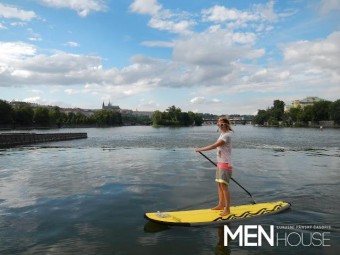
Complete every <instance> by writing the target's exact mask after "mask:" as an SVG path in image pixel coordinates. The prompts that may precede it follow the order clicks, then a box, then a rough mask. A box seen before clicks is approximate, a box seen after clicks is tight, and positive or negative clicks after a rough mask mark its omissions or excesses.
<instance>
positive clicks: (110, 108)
mask: <svg viewBox="0 0 340 255" xmlns="http://www.w3.org/2000/svg"><path fill="white" fill-rule="evenodd" d="M102 109H103V110H112V111H120V108H119V106H118V105H112V104H111V102H110V101H109V104H108V105H105V103H104V102H103V105H102Z"/></svg>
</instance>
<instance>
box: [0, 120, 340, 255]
mask: <svg viewBox="0 0 340 255" xmlns="http://www.w3.org/2000/svg"><path fill="white" fill-rule="evenodd" d="M33 132H34V131H33ZM35 132H40V133H41V132H56V131H55V130H53V131H35ZM57 132H87V133H88V139H82V140H73V141H65V142H54V143H45V144H39V145H34V146H26V147H18V148H12V149H5V150H1V151H0V254H297V253H301V252H305V254H339V250H340V246H339V244H338V243H339V242H340V214H339V211H340V201H339V193H340V186H339V184H340V174H339V170H340V130H335V129H325V130H324V131H320V130H318V129H274V128H273V129H270V128H256V127H252V126H235V133H234V137H233V161H234V166H235V167H234V173H233V177H234V178H235V179H236V180H237V181H239V182H240V183H241V184H242V185H244V186H245V187H246V188H247V189H248V190H249V191H250V192H251V193H252V195H253V197H254V198H255V200H256V201H257V202H267V201H276V200H285V201H288V202H290V203H292V208H291V209H290V210H288V211H287V212H285V213H282V214H278V215H272V216H267V217H262V218H257V219H251V220H248V221H244V222H242V223H241V224H254V225H259V224H261V225H263V226H268V225H280V226H285V225H299V224H300V225H325V226H330V228H331V229H330V230H329V232H330V241H329V242H330V244H331V246H330V247H303V246H297V247H289V246H288V247H285V246H283V245H280V246H278V247H270V246H268V245H264V246H262V247H239V245H238V242H237V241H236V240H234V241H231V243H230V245H229V247H223V245H221V241H223V231H222V229H221V228H219V227H201V228H183V227H171V228H166V227H162V226H160V225H157V224H151V223H150V222H148V221H147V220H145V219H144V218H143V215H144V213H145V212H150V211H158V210H160V211H165V210H184V209H199V208H209V207H211V206H214V205H215V203H216V187H215V183H214V167H213V166H212V164H211V163H209V162H208V161H207V160H206V159H204V158H203V157H202V156H200V155H199V154H197V153H195V152H194V151H193V148H195V147H200V146H204V145H207V144H210V143H212V142H214V141H215V140H216V138H217V136H218V133H217V132H216V127H214V126H204V127H193V128H176V129H171V128H152V127H117V128H107V129H82V130H79V129H76V130H67V129H62V130H59V131H57ZM206 155H207V156H209V157H210V158H211V159H213V160H215V152H214V151H212V152H206ZM230 188H231V194H232V203H233V204H234V205H236V204H246V203H250V199H249V197H248V195H247V194H246V193H245V192H244V191H243V190H241V189H240V188H239V187H238V186H236V185H235V184H231V187H230ZM238 225H239V223H233V224H231V225H230V228H231V229H232V230H236V228H237V227H238ZM300 232H301V231H300ZM302 232H304V233H305V234H307V235H308V234H310V233H311V231H308V230H307V231H302ZM288 233H289V232H288ZM329 242H328V243H329Z"/></svg>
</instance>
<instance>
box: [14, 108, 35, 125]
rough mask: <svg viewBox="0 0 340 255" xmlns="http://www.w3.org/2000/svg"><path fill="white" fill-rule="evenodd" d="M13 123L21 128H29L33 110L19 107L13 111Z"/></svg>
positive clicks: (31, 122)
mask: <svg viewBox="0 0 340 255" xmlns="http://www.w3.org/2000/svg"><path fill="white" fill-rule="evenodd" d="M14 113H15V123H17V124H19V125H21V126H30V125H32V124H33V116H34V110H33V108H32V107H31V106H29V105H21V106H19V107H17V108H15V109H14Z"/></svg>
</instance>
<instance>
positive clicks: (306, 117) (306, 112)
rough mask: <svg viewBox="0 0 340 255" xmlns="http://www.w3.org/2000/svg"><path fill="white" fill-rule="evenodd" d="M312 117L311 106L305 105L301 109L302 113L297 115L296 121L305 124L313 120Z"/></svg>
mask: <svg viewBox="0 0 340 255" xmlns="http://www.w3.org/2000/svg"><path fill="white" fill-rule="evenodd" d="M313 115H314V111H313V106H312V105H307V106H305V107H304V108H303V110H302V112H301V113H300V114H299V116H298V119H299V121H302V122H305V123H306V122H308V121H311V120H313Z"/></svg>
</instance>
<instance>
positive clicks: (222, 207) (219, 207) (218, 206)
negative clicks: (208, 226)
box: [211, 205, 224, 210]
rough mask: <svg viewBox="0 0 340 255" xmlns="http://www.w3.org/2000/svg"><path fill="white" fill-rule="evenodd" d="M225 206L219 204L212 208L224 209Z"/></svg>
mask: <svg viewBox="0 0 340 255" xmlns="http://www.w3.org/2000/svg"><path fill="white" fill-rule="evenodd" d="M223 209H224V206H223V205H217V206H215V207H214V208H211V210H223Z"/></svg>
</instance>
